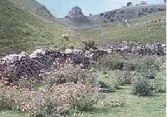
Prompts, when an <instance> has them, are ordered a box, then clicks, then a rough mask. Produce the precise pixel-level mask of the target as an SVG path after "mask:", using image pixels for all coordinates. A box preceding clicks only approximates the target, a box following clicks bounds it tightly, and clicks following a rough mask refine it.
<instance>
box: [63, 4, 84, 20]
mask: <svg viewBox="0 0 167 117" xmlns="http://www.w3.org/2000/svg"><path fill="white" fill-rule="evenodd" d="M66 17H67V18H70V19H76V20H85V19H87V17H86V16H85V15H84V14H83V12H82V9H81V8H79V7H78V6H76V7H73V8H72V9H71V10H70V11H69V13H68V15H67V16H66Z"/></svg>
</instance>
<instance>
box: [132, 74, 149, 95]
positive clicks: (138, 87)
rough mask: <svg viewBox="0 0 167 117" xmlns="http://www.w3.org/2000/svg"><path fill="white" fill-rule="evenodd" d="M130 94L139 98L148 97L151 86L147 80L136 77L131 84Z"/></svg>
mask: <svg viewBox="0 0 167 117" xmlns="http://www.w3.org/2000/svg"><path fill="white" fill-rule="evenodd" d="M132 87H133V88H132V93H133V94H134V95H139V96H148V95H150V94H151V92H152V90H151V84H150V82H149V80H148V79H145V78H143V77H142V76H137V77H136V78H135V79H134V80H133V83H132Z"/></svg>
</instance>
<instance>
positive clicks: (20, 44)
mask: <svg viewBox="0 0 167 117" xmlns="http://www.w3.org/2000/svg"><path fill="white" fill-rule="evenodd" d="M63 33H65V30H64V28H63V27H62V26H61V25H60V24H58V23H56V22H51V21H49V20H47V19H45V20H41V19H40V18H37V17H35V16H33V15H31V14H28V13H27V12H25V11H23V10H21V9H19V8H17V7H16V6H15V5H13V4H12V3H11V2H9V1H8V0H1V1H0V47H1V49H0V56H2V55H6V54H7V53H12V52H20V51H29V50H31V49H35V48H39V47H53V46H56V43H58V40H60V38H61V35H62V34H63Z"/></svg>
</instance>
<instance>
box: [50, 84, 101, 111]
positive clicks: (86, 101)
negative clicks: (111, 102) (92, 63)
mask: <svg viewBox="0 0 167 117" xmlns="http://www.w3.org/2000/svg"><path fill="white" fill-rule="evenodd" d="M50 91H51V92H52V96H53V98H54V99H55V100H57V101H58V102H57V104H58V106H61V107H64V105H69V106H70V108H71V109H77V110H89V109H91V108H92V106H93V105H94V104H96V103H97V101H98V98H99V97H98V92H97V91H96V89H95V88H92V87H91V86H86V85H83V84H74V83H65V84H59V85H56V84H55V85H53V86H52V88H51V89H50Z"/></svg>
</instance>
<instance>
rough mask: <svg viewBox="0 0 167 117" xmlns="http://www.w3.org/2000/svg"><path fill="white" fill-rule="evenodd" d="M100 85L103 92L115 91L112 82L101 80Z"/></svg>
mask: <svg viewBox="0 0 167 117" xmlns="http://www.w3.org/2000/svg"><path fill="white" fill-rule="evenodd" d="M98 86H99V87H100V88H101V90H100V91H101V92H103V93H110V92H114V91H115V89H114V88H113V87H111V86H110V84H108V83H106V82H103V81H99V82H98Z"/></svg>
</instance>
